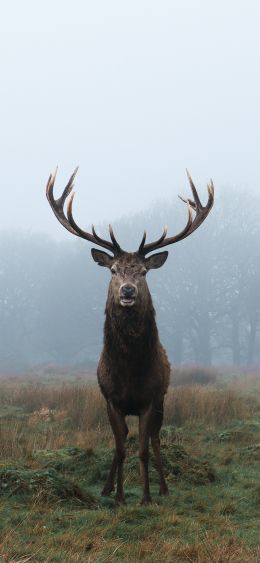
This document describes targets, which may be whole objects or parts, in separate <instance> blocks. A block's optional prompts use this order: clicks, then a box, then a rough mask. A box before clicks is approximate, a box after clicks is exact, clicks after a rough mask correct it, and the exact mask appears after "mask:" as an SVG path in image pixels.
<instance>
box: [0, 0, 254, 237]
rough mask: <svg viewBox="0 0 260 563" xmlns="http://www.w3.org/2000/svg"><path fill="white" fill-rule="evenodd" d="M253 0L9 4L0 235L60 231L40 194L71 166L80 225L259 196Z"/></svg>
mask: <svg viewBox="0 0 260 563" xmlns="http://www.w3.org/2000/svg"><path fill="white" fill-rule="evenodd" d="M259 22H260V3H259V2H258V1H257V0H248V1H247V2H246V1H245V0H243V1H241V0H228V1H227V0H225V1H224V0H214V1H213V0H179V1H175V0H168V1H166V0H157V1H153V0H131V2H126V1H125V0H106V1H105V0H103V1H101V0H95V1H94V0H92V1H90V0H73V1H72V0H70V1H68V0H52V1H50V0H44V1H42V0H38V1H35V0H23V1H22V2H21V1H20V0H8V2H2V3H1V9H0V68H1V79H0V90H1V105H0V112H1V113H0V118H1V120H0V123H1V128H0V155H1V225H0V229H5V230H7V229H9V230H14V229H16V230H17V229H24V230H26V231H30V232H32V233H33V232H34V231H41V232H44V233H49V234H51V235H54V236H56V237H64V236H68V237H69V236H71V235H69V234H68V235H66V231H65V230H64V229H62V227H61V226H60V225H59V224H58V222H57V220H56V219H55V217H54V216H53V215H52V212H51V210H50V209H49V207H48V204H47V200H46V198H45V185H46V181H47V178H48V175H49V173H50V172H51V171H53V170H54V169H55V167H56V165H58V166H59V174H58V178H57V186H56V187H57V189H56V194H57V196H58V195H59V194H60V193H61V189H62V187H64V186H65V183H66V181H67V179H68V177H69V176H70V174H71V173H72V172H73V170H74V168H75V167H76V165H79V167H80V168H79V173H78V177H77V179H76V197H75V202H74V207H75V217H76V218H77V220H78V222H79V224H80V225H81V226H82V227H84V226H86V225H89V224H91V223H92V222H95V223H96V224H98V223H99V222H102V221H103V220H106V221H107V222H111V221H113V219H115V218H117V217H120V216H121V215H127V214H128V213H132V212H134V211H136V210H140V209H143V208H145V207H147V206H149V205H150V203H151V202H152V201H155V200H158V199H159V198H163V199H167V198H172V197H174V198H176V196H177V193H180V192H181V193H183V194H184V195H185V193H188V185H187V180H186V176H185V168H186V167H187V168H188V169H189V170H190V172H191V173H192V175H193V177H194V180H195V183H196V184H197V186H198V187H199V188H200V190H201V191H202V192H204V190H205V186H206V182H207V181H208V179H209V178H210V177H212V178H213V179H214V182H215V185H216V188H217V187H218V186H221V185H222V186H223V185H225V186H227V187H228V186H234V185H236V186H238V191H239V188H240V187H241V186H246V187H247V189H248V190H250V191H252V192H253V191H254V190H258V189H259V187H260V166H259V162H258V161H259V149H260V76H259V69H260V64H259V63H260V60H259V59H260V33H259V25H260V23H259Z"/></svg>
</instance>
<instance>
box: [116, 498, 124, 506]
mask: <svg viewBox="0 0 260 563" xmlns="http://www.w3.org/2000/svg"><path fill="white" fill-rule="evenodd" d="M125 504H126V501H125V497H116V506H124V505H125Z"/></svg>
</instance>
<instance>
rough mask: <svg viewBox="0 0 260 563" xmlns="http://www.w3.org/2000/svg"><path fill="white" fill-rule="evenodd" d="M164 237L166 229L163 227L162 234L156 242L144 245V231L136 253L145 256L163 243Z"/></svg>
mask: <svg viewBox="0 0 260 563" xmlns="http://www.w3.org/2000/svg"><path fill="white" fill-rule="evenodd" d="M166 235H167V227H166V226H165V227H164V229H163V234H162V235H161V236H160V238H158V240H156V241H154V242H150V243H149V244H144V243H145V240H146V231H144V236H143V239H142V242H141V244H140V246H139V249H138V253H139V254H143V255H145V254H147V253H148V252H151V251H152V250H155V249H156V248H159V245H160V244H161V243H162V242H163V241H164V239H165V237H166ZM148 249H149V250H148Z"/></svg>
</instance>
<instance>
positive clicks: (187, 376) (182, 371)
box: [172, 366, 218, 386]
mask: <svg viewBox="0 0 260 563" xmlns="http://www.w3.org/2000/svg"><path fill="white" fill-rule="evenodd" d="M217 376H218V371H217V370H216V369H215V368H211V367H205V366H185V367H181V368H174V369H173V370H172V384H173V385H174V386H177V385H209V384H213V383H215V381H216V379H217Z"/></svg>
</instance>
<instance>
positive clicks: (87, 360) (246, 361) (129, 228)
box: [0, 190, 260, 371]
mask: <svg viewBox="0 0 260 563" xmlns="http://www.w3.org/2000/svg"><path fill="white" fill-rule="evenodd" d="M235 196H236V194H235V192H234V191H232V190H229V192H225V191H222V192H221V193H220V197H219V198H218V200H217V201H216V205H215V206H214V208H213V211H212V212H211V214H210V216H208V217H207V219H206V221H205V223H204V224H203V225H202V226H201V227H200V228H199V229H198V230H197V231H196V233H193V234H192V236H191V237H189V238H188V239H185V240H183V241H182V242H179V243H178V244H175V245H173V246H172V247H169V251H170V252H169V258H168V260H167V262H166V264H165V265H164V266H163V268H162V269H160V270H154V271H151V272H149V273H148V275H147V280H148V283H149V286H150V289H151V292H152V295H153V300H154V304H155V308H156V311H157V320H158V326H159V331H160V335H161V340H162V342H163V344H164V345H165V346H166V349H167V352H168V355H169V357H170V359H171V361H172V362H173V364H174V365H178V364H184V363H197V364H205V365H210V364H213V365H220V364H225V365H227V364H235V365H237V366H254V365H255V366H256V365H258V364H259V363H260V346H259V344H260V322H259V321H260V284H259V279H260V247H259V244H256V241H259V236H260V221H259V215H260V211H259V210H260V195H257V197H256V198H255V199H252V198H251V197H250V195H249V194H247V193H246V192H244V193H243V194H242V201H243V205H241V201H240V198H237V197H235ZM180 205H182V206H183V204H180ZM183 207H184V206H183ZM183 211H185V209H183ZM144 218H146V220H147V224H148V232H149V233H153V232H154V231H157V234H160V232H161V227H162V224H163V223H162V221H163V219H164V220H165V219H166V221H167V222H168V223H169V224H170V222H171V223H172V224H174V225H175V230H174V233H175V234H176V233H177V232H179V231H180V230H181V228H182V227H183V225H184V222H182V221H183V216H180V213H179V210H178V209H177V207H176V205H175V204H171V203H170V202H168V204H167V205H166V204H157V205H156V206H154V207H153V208H151V209H150V210H147V211H146V212H140V213H139V214H136V215H134V216H133V217H130V218H124V219H123V220H121V221H118V222H117V223H116V224H115V230H116V232H120V233H121V237H120V243H121V244H122V246H123V247H124V246H125V243H126V242H127V244H128V245H129V246H130V247H131V248H132V249H137V244H138V242H139V243H140V238H139V240H138V242H137V233H139V232H141V229H142V225H143V222H144ZM71 239H72V240H70V241H62V242H58V241H56V242H55V241H53V240H52V239H51V238H48V237H47V238H46V237H45V236H44V235H35V236H34V237H31V236H30V235H24V236H21V235H20V236H14V235H2V237H1V241H0V261H1V271H0V294H1V299H0V315H1V323H0V370H2V371H17V370H18V371H21V370H23V369H28V368H33V367H34V366H36V365H42V364H45V365H46V364H47V365H50V364H51V365H61V366H64V365H70V366H73V367H74V368H86V367H87V368H90V367H91V368H94V366H95V365H96V363H97V360H98V357H99V354H100V351H101V346H102V325H103V320H104V307H105V301H106V293H107V286H108V281H109V277H110V272H109V271H107V269H106V268H100V267H98V266H97V265H96V264H95V263H94V262H93V261H92V258H91V254H90V248H89V247H90V244H89V243H88V242H86V241H82V240H77V239H76V237H75V239H74V238H73V237H71Z"/></svg>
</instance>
